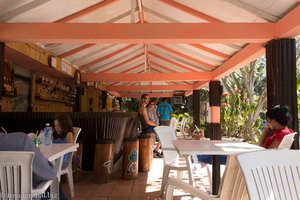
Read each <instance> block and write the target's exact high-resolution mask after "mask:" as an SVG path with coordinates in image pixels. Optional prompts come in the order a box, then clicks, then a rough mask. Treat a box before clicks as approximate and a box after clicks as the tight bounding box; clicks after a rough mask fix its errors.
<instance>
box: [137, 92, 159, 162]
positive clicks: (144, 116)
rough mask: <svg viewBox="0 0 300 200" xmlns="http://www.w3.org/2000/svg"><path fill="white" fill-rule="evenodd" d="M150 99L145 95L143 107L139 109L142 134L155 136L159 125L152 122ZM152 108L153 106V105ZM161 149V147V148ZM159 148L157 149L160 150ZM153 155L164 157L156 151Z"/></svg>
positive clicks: (142, 98)
mask: <svg viewBox="0 0 300 200" xmlns="http://www.w3.org/2000/svg"><path fill="white" fill-rule="evenodd" d="M149 101H150V98H149V95H148V94H143V95H142V97H141V105H140V108H139V117H140V120H141V124H142V134H145V133H151V134H154V130H153V129H154V127H156V126H158V123H155V122H154V121H151V119H150V117H149V115H148V112H147V106H148V104H149ZM151 106H152V105H151ZM159 147H160V146H159ZM159 147H157V148H158V149H159ZM153 155H154V156H155V157H162V154H161V152H159V151H156V149H154V153H153Z"/></svg>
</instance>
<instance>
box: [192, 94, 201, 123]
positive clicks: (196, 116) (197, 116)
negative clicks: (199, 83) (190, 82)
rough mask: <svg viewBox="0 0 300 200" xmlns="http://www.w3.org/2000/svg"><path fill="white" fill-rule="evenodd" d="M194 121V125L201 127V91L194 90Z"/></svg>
mask: <svg viewBox="0 0 300 200" xmlns="http://www.w3.org/2000/svg"><path fill="white" fill-rule="evenodd" d="M193 119H194V125H196V126H197V127H200V90H193Z"/></svg>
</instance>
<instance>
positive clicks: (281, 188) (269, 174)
mask: <svg viewBox="0 0 300 200" xmlns="http://www.w3.org/2000/svg"><path fill="white" fill-rule="evenodd" d="M299 158H300V151H299V150H287V149H267V150H263V151H257V152H250V153H244V154H240V155H238V156H237V160H238V163H239V164H240V167H241V170H242V172H243V174H244V177H245V181H246V185H247V190H248V193H249V197H250V199H252V200H260V199H300V191H299V189H300V159H299Z"/></svg>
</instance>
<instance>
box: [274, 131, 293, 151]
mask: <svg viewBox="0 0 300 200" xmlns="http://www.w3.org/2000/svg"><path fill="white" fill-rule="evenodd" d="M296 134H297V132H294V133H290V134H288V135H285V136H284V137H283V139H282V140H281V142H280V144H279V146H278V149H290V148H291V146H292V144H293V142H294V140H295V139H294V136H295V135H296Z"/></svg>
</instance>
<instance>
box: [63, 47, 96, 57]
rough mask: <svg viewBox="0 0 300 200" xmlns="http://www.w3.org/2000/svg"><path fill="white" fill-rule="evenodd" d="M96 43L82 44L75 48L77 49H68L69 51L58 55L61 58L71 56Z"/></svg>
mask: <svg viewBox="0 0 300 200" xmlns="http://www.w3.org/2000/svg"><path fill="white" fill-rule="evenodd" d="M94 45H95V44H85V45H82V46H80V47H78V48H75V49H72V50H70V51H67V52H65V53H62V54H60V55H58V57H60V58H66V57H68V56H70V55H73V54H75V53H78V52H80V51H82V50H84V49H87V48H89V47H92V46H94Z"/></svg>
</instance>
